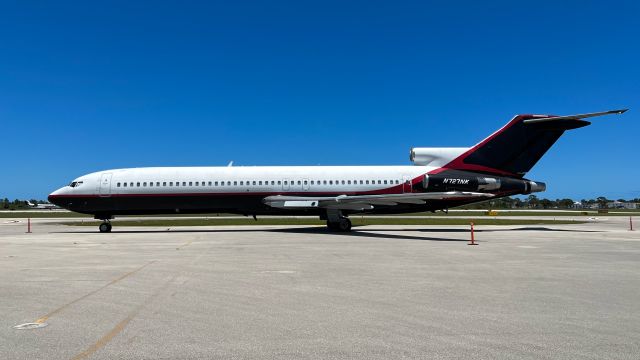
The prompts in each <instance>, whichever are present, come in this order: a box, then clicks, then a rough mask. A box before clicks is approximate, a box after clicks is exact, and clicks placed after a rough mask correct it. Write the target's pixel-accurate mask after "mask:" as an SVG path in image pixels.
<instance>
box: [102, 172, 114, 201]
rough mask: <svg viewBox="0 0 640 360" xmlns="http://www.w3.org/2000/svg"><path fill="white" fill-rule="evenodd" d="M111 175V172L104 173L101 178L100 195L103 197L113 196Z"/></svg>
mask: <svg viewBox="0 0 640 360" xmlns="http://www.w3.org/2000/svg"><path fill="white" fill-rule="evenodd" d="M111 175H112V174H111V173H105V174H102V178H101V179H100V196H102V197H109V196H111Z"/></svg>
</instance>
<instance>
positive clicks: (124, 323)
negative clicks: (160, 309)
mask: <svg viewBox="0 0 640 360" xmlns="http://www.w3.org/2000/svg"><path fill="white" fill-rule="evenodd" d="M177 278H178V274H175V275H174V276H172V277H171V278H170V279H169V280H167V281H165V283H164V284H162V286H160V287H159V288H158V289H157V290H156V291H155V292H154V293H153V294H151V296H149V298H147V300H146V301H145V302H143V303H142V304H140V305H138V306H137V307H136V308H135V309H134V310H133V311H132V312H131V313H130V314H129V315H128V316H127V317H126V318H124V320H122V321H120V322H119V323H117V324H116V326H114V327H113V329H111V330H110V331H109V332H108V333H106V334H105V335H104V336H103V337H101V338H100V339H98V341H96V342H95V343H93V344H92V345H91V346H89V347H88V348H87V349H85V350H84V351H83V352H81V353H79V354H77V355H76V356H74V357H72V358H71V359H72V360H80V359H86V358H88V357H89V356H91V355H92V354H93V353H95V352H96V351H98V350H100V348H102V347H104V346H105V345H107V343H109V341H111V340H112V339H113V338H114V337H116V336H117V335H118V334H120V333H121V332H122V330H124V328H125V327H127V325H128V324H129V322H131V320H133V318H134V317H136V315H138V313H139V312H140V311H141V310H142V309H143V308H144V307H145V306H146V305H149V304H151V302H153V301H154V300H155V299H156V298H157V297H158V296H159V295H160V294H161V293H162V291H164V290H165V289H167V288H168V287H169V285H171V284H172V283H173V282H174V281H175V280H176V279H177Z"/></svg>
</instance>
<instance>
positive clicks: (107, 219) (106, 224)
mask: <svg viewBox="0 0 640 360" xmlns="http://www.w3.org/2000/svg"><path fill="white" fill-rule="evenodd" d="M94 219H98V220H102V224H100V226H98V230H100V232H101V233H108V232H111V219H113V216H111V215H104V214H100V215H96V216H94Z"/></svg>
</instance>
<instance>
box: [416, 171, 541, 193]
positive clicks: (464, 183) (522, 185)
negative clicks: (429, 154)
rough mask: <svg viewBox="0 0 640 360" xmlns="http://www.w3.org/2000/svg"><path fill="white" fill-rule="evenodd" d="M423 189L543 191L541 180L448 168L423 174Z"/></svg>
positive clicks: (430, 190) (429, 190)
mask: <svg viewBox="0 0 640 360" xmlns="http://www.w3.org/2000/svg"><path fill="white" fill-rule="evenodd" d="M422 187H423V188H424V190H425V191H428V192H432V191H474V192H495V191H500V192H512V193H520V194H530V193H532V192H540V191H545V189H546V185H545V184H544V183H542V182H537V181H531V180H526V179H514V178H508V177H502V176H493V175H484V174H476V173H472V172H466V171H457V170H450V171H444V172H442V173H439V174H432V175H429V174H427V175H425V176H424V179H423V180H422Z"/></svg>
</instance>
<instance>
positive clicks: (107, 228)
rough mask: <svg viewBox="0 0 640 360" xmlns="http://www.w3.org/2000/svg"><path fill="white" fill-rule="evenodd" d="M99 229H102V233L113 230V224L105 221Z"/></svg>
mask: <svg viewBox="0 0 640 360" xmlns="http://www.w3.org/2000/svg"><path fill="white" fill-rule="evenodd" d="M98 229H99V230H100V232H101V233H107V232H111V224H110V223H108V222H103V223H102V224H100V226H99V227H98Z"/></svg>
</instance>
